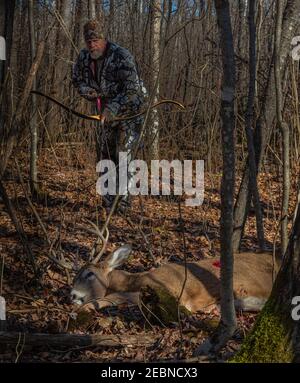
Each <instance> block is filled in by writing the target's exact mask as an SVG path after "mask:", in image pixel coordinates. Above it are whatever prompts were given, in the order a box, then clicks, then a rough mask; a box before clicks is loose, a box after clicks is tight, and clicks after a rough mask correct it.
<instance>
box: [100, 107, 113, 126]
mask: <svg viewBox="0 0 300 383" xmlns="http://www.w3.org/2000/svg"><path fill="white" fill-rule="evenodd" d="M113 119H114V115H113V114H112V112H111V111H110V110H109V109H104V111H103V113H102V115H101V124H102V125H104V124H109V123H110V122H112V121H113Z"/></svg>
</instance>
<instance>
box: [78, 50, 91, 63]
mask: <svg viewBox="0 0 300 383" xmlns="http://www.w3.org/2000/svg"><path fill="white" fill-rule="evenodd" d="M88 56H89V51H88V50H87V49H86V48H83V49H81V50H80V52H79V55H78V58H79V59H81V60H84V59H86V58H88Z"/></svg>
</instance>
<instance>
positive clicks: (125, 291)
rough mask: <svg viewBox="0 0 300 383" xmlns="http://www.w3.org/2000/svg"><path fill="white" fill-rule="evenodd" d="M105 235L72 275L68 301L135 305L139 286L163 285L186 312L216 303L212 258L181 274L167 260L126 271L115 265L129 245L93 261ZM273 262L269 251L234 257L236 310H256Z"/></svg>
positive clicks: (216, 265)
mask: <svg viewBox="0 0 300 383" xmlns="http://www.w3.org/2000/svg"><path fill="white" fill-rule="evenodd" d="M98 235H99V229H98ZM100 235H101V233H100ZM107 238H108V235H107V237H106V238H104V237H103V235H101V239H102V241H103V247H102V250H101V252H100V254H98V255H97V256H96V258H95V259H94V261H93V262H92V263H89V264H87V265H85V266H83V267H82V268H81V269H80V271H79V272H78V274H77V275H76V276H75V278H74V282H73V289H72V291H71V299H72V301H73V303H75V304H78V305H85V304H87V303H94V304H95V302H96V303H97V304H96V307H98V308H103V307H106V306H111V305H116V304H120V303H124V302H128V303H133V304H137V303H138V297H139V292H140V290H141V288H142V287H144V286H150V287H153V288H159V287H162V288H165V289H166V290H167V291H168V292H169V293H170V294H171V295H172V296H174V297H176V298H179V297H180V304H181V305H183V306H185V307H186V308H187V309H188V310H189V311H191V312H196V311H209V307H213V306H214V304H216V303H217V302H218V301H219V299H220V264H219V261H217V260H216V259H214V258H207V259H203V260H200V261H198V262H188V263H187V264H186V273H185V265H184V263H171V262H168V263H165V264H163V265H162V266H160V267H158V268H156V269H153V270H150V271H145V272H140V273H129V272H127V271H122V270H116V268H118V267H120V266H121V265H122V264H123V263H124V262H125V261H126V260H127V259H128V257H129V255H130V253H131V246H130V245H124V246H121V247H120V248H118V249H117V250H115V251H114V252H112V253H111V254H110V255H109V256H108V257H107V258H106V259H105V260H103V261H100V262H99V263H98V261H99V259H100V257H101V255H102V254H103V252H104V249H105V246H106V243H107ZM97 263H98V264H97ZM273 266H274V265H273V257H272V255H271V254H270V253H250V252H249V253H239V254H236V255H235V256H234V278H233V285H234V296H235V307H236V309H237V310H244V311H260V310H261V309H262V307H263V305H264V304H265V302H266V300H267V299H268V297H269V295H270V292H271V289H272V274H273V273H272V271H273ZM185 275H186V281H185ZM184 283H185V285H184V289H183V291H182V286H183V284H184ZM181 292H182V293H181Z"/></svg>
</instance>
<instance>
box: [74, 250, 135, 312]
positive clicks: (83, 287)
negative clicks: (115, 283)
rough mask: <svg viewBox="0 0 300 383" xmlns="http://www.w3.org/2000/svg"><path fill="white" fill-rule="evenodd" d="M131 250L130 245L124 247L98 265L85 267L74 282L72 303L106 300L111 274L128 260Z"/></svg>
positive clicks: (79, 303)
mask: <svg viewBox="0 0 300 383" xmlns="http://www.w3.org/2000/svg"><path fill="white" fill-rule="evenodd" d="M131 250H132V248H131V246H130V245H124V246H121V247H119V248H118V249H117V250H115V251H114V252H113V253H111V254H110V255H109V256H108V257H107V258H106V259H105V260H104V261H101V262H99V264H98V265H96V264H95V263H89V264H87V265H85V266H83V267H82V268H81V269H80V270H79V272H78V274H77V275H76V276H75V278H74V281H73V289H72V291H71V300H72V302H73V303H75V304H78V305H83V304H86V303H88V302H92V301H96V300H99V299H102V298H104V297H105V296H106V295H107V290H108V288H109V281H110V273H111V272H112V271H113V270H114V269H116V268H117V267H119V266H121V265H122V263H123V262H125V261H126V260H127V258H128V256H129V255H130V253H131ZM96 258H98V257H96Z"/></svg>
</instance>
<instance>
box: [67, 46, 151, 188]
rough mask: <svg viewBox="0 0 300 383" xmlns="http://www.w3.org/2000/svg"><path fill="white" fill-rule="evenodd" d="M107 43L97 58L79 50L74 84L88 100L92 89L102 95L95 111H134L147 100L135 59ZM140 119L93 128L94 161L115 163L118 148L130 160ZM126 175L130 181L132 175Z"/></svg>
mask: <svg viewBox="0 0 300 383" xmlns="http://www.w3.org/2000/svg"><path fill="white" fill-rule="evenodd" d="M107 44H108V45H107V49H106V52H105V54H104V57H103V58H99V59H97V60H92V58H91V57H90V54H89V51H88V50H87V49H82V50H81V52H80V54H79V57H78V59H77V62H76V64H75V65H74V68H73V84H74V86H75V87H76V88H77V89H78V91H79V94H80V95H82V96H83V97H85V98H86V99H88V100H91V98H90V96H89V92H90V91H91V90H95V91H96V92H97V94H98V95H99V96H100V97H101V108H100V110H98V109H97V106H96V102H95V113H96V114H99V113H103V111H104V110H108V111H109V112H110V114H111V115H112V116H122V115H132V114H137V113H139V112H140V111H141V108H142V106H143V104H144V102H145V101H146V98H147V92H146V89H145V87H144V85H143V82H142V80H141V79H140V78H139V75H138V71H137V68H136V65H135V62H134V59H133V57H132V55H131V54H130V52H129V51H128V50H127V49H125V48H123V47H120V46H119V45H117V44H115V43H112V42H107ZM95 61H96V65H95ZM143 121H144V118H143V116H141V117H137V118H135V119H133V120H129V121H120V122H114V123H110V124H106V125H105V126H104V127H103V128H102V127H101V126H100V124H99V126H98V127H97V129H96V141H97V146H96V148H97V161H99V160H100V159H111V160H112V161H114V163H115V164H116V165H118V158H119V157H118V153H119V151H127V153H128V161H130V159H131V152H132V149H133V148H134V144H135V142H136V141H137V138H138V136H139V132H140V129H141V126H142V124H143ZM128 177H129V182H130V178H131V175H130V174H129V175H128Z"/></svg>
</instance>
